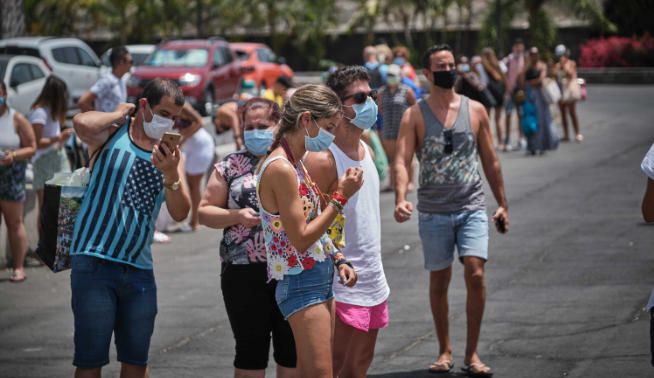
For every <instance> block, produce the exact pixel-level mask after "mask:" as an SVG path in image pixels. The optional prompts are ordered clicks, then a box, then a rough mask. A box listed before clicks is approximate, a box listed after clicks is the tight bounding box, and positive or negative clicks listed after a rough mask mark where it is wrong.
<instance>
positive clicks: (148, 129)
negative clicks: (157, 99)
mask: <svg viewBox="0 0 654 378" xmlns="http://www.w3.org/2000/svg"><path fill="white" fill-rule="evenodd" d="M147 107H148V109H149V110H150V113H151V114H152V121H150V122H148V121H146V120H145V112H143V113H142V114H143V130H144V131H145V135H147V136H148V138H151V139H156V140H159V139H161V137H162V136H163V135H164V133H166V132H167V131H171V130H172V129H173V124H174V122H173V120H172V119H169V118H166V117H162V116H160V115H159V114H154V113H152V109H151V108H150V104H148V105H147Z"/></svg>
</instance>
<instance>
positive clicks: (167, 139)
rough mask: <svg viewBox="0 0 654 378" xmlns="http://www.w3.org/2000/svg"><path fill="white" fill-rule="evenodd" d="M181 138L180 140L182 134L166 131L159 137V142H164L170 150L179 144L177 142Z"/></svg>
mask: <svg viewBox="0 0 654 378" xmlns="http://www.w3.org/2000/svg"><path fill="white" fill-rule="evenodd" d="M181 140H182V134H178V133H173V132H166V133H164V135H163V136H162V137H161V143H166V144H167V145H168V147H169V148H170V149H171V150H172V149H175V147H177V146H179V142H180V141H181Z"/></svg>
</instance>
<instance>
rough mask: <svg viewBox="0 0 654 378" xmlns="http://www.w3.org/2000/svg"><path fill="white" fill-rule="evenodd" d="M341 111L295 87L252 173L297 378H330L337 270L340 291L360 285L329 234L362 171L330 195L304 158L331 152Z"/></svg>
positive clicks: (322, 89)
mask: <svg viewBox="0 0 654 378" xmlns="http://www.w3.org/2000/svg"><path fill="white" fill-rule="evenodd" d="M342 111H343V109H342V106H341V101H340V99H339V98H338V96H337V95H336V94H335V93H334V92H333V91H332V90H331V89H329V88H327V87H326V86H324V85H312V84H308V85H304V86H302V87H300V88H298V89H297V91H295V93H294V94H293V95H292V96H291V97H290V98H289V100H288V101H287V102H286V105H285V106H284V111H283V113H282V118H281V120H280V122H279V131H278V132H277V135H276V136H275V139H274V141H273V144H272V146H271V152H270V154H269V155H268V156H267V157H266V159H265V161H264V162H263V163H262V164H261V166H260V168H259V169H258V174H257V195H258V198H259V216H260V217H261V222H262V227H263V233H264V238H263V239H264V242H265V245H266V261H267V264H268V278H269V279H273V280H277V281H278V282H277V288H276V289H275V299H276V302H277V305H278V306H279V309H280V311H281V313H282V315H283V316H284V318H285V319H287V320H288V321H289V323H290V325H291V329H292V330H293V337H294V339H295V346H296V350H297V362H298V370H299V372H298V374H299V375H300V376H301V377H318V378H332V377H333V374H332V334H333V331H334V330H333V324H334V323H333V322H334V318H333V313H334V312H333V310H334V300H333V297H334V292H333V289H332V282H333V279H334V272H335V271H337V273H336V274H337V276H338V277H339V278H340V280H341V282H342V284H343V285H345V286H348V287H351V286H354V284H355V283H356V280H357V276H356V273H355V271H354V268H353V266H352V264H351V263H350V262H349V261H347V260H346V259H345V256H344V255H343V253H342V252H340V251H336V250H335V246H334V244H333V242H332V240H331V239H330V238H329V237H328V235H327V230H328V228H329V227H330V226H331V225H332V223H333V222H334V219H336V216H337V215H338V214H339V213H340V212H342V211H343V207H344V206H345V205H346V204H347V202H348V199H349V198H351V197H352V196H353V195H354V194H355V193H356V192H357V191H358V190H359V188H360V187H361V184H362V175H363V172H362V170H361V169H360V168H350V169H347V170H346V172H345V173H344V174H343V175H342V176H341V177H340V179H339V181H338V185H337V186H336V190H335V191H334V192H333V193H332V194H331V196H328V195H327V194H326V193H322V192H321V190H320V188H319V187H318V186H316V184H315V182H314V181H313V180H312V177H311V175H310V174H309V173H308V172H307V169H306V167H305V166H304V163H303V161H302V158H303V156H304V155H305V153H306V152H307V151H310V152H319V151H324V150H326V149H327V148H329V146H330V145H331V144H332V141H333V140H334V134H332V132H333V131H334V129H335V128H336V127H337V126H338V124H339V123H340V120H341V117H342ZM321 194H324V195H321ZM321 200H324V201H325V204H324V206H321ZM323 207H324V208H323Z"/></svg>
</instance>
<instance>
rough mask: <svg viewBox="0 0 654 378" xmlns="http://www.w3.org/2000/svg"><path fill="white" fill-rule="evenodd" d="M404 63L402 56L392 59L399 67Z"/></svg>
mask: <svg viewBox="0 0 654 378" xmlns="http://www.w3.org/2000/svg"><path fill="white" fill-rule="evenodd" d="M404 63H406V61H405V60H404V58H402V57H399V56H398V57H397V58H395V59H393V64H397V65H398V66H400V67H402V66H403V65H404Z"/></svg>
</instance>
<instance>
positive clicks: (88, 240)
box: [71, 121, 164, 269]
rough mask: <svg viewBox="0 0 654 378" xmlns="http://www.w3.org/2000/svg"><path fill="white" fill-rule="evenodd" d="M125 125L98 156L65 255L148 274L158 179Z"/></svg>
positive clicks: (159, 195) (158, 201) (159, 196)
mask: <svg viewBox="0 0 654 378" xmlns="http://www.w3.org/2000/svg"><path fill="white" fill-rule="evenodd" d="M129 129H130V122H129V121H128V122H126V123H125V124H124V125H123V126H122V127H121V128H120V129H119V130H118V131H116V132H115V133H114V134H113V135H112V136H111V137H110V140H109V142H108V143H107V145H106V146H105V148H104V149H103V150H102V151H101V152H100V155H99V156H98V158H97V160H96V161H95V164H94V166H93V171H92V173H91V179H90V181H89V186H88V188H87V189H86V194H85V195H84V199H83V201H82V208H81V209H80V211H79V214H78V216H77V220H76V222H75V229H74V232H73V241H72V244H71V255H79V254H84V255H91V256H95V257H99V258H102V259H106V260H111V261H116V262H119V263H124V264H129V265H132V266H135V267H137V268H141V269H152V253H151V250H150V245H151V244H152V236H153V234H154V224H155V220H156V218H157V215H158V214H159V209H160V208H161V203H162V202H163V200H164V191H163V175H162V174H161V173H160V172H159V170H157V169H156V168H155V167H154V165H153V164H152V163H151V162H150V156H151V152H150V151H146V150H144V149H142V148H140V147H139V146H137V145H136V144H135V143H134V142H133V141H132V139H131V137H130V135H129Z"/></svg>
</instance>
